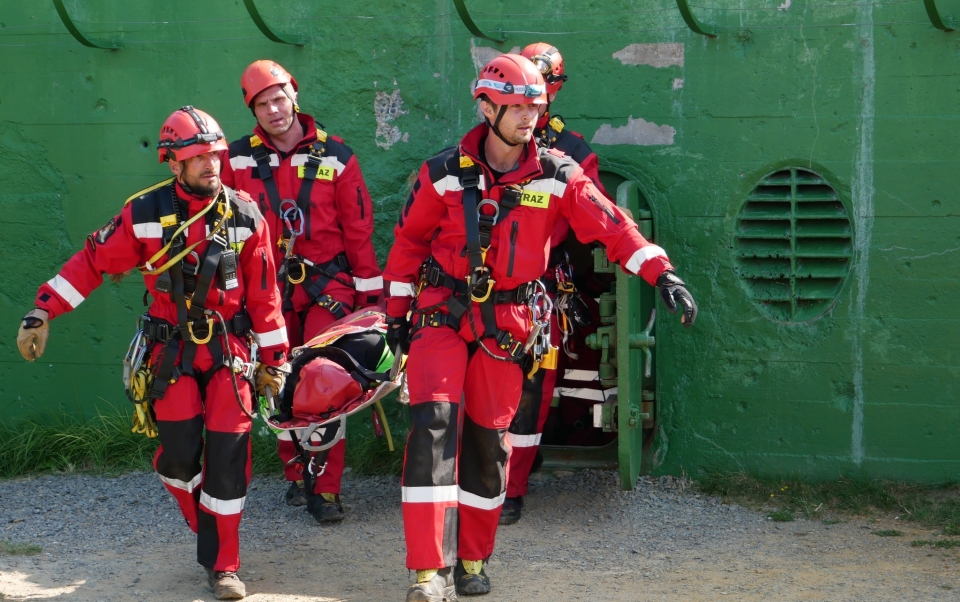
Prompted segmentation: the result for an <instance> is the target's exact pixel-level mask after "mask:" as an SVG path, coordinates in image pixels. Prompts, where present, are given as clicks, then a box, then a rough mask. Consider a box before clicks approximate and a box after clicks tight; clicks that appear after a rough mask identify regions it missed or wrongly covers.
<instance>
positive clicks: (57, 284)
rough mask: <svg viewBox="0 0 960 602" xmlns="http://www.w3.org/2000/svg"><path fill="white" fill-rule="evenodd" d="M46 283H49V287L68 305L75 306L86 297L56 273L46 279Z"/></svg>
mask: <svg viewBox="0 0 960 602" xmlns="http://www.w3.org/2000/svg"><path fill="white" fill-rule="evenodd" d="M47 284H49V285H50V288H52V289H53V290H54V291H55V292H56V293H57V294H58V295H60V296H61V297H63V300H64V301H66V302H67V303H69V304H70V307H76V306H78V305H80V304H81V303H83V300H84V299H85V298H86V297H84V296H83V295H81V294H80V292H79V291H77V289H75V288H74V287H73V285H72V284H70V282H69V281H68V280H67V279H66V278H64V277H63V276H61V275H60V274H57V275H56V276H54V277H53V278H51V279H50V280H47Z"/></svg>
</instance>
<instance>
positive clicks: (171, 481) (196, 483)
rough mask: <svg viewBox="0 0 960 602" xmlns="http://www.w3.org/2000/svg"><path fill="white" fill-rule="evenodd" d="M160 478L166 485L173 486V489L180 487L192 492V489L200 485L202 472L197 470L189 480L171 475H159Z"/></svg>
mask: <svg viewBox="0 0 960 602" xmlns="http://www.w3.org/2000/svg"><path fill="white" fill-rule="evenodd" d="M159 476H160V480H161V481H163V482H164V483H166V484H167V485H169V486H171V487H174V488H175V489H182V490H184V491H186V492H187V493H193V490H194V489H196V488H197V487H199V486H200V482H201V481H202V480H203V472H198V473H197V475H196V476H195V477H193V478H192V479H190V482H189V483H188V482H186V481H181V480H180V479H174V478H171V477H165V476H163V475H159Z"/></svg>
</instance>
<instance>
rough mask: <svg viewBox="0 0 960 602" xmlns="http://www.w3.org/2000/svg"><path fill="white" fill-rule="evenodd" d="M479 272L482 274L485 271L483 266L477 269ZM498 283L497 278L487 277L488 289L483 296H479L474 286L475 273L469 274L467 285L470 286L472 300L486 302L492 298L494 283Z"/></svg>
mask: <svg viewBox="0 0 960 602" xmlns="http://www.w3.org/2000/svg"><path fill="white" fill-rule="evenodd" d="M477 272H479V273H480V274H481V275H482V273H483V268H479V269H478V270H477ZM477 280H479V278H477ZM496 283H497V281H496V280H494V279H493V278H490V277H488V278H487V291H486V292H485V293H484V294H483V296H482V297H477V295H476V293H475V292H474V290H475V288H474V284H473V275H472V274H471V275H470V276H467V286H468V287H469V288H470V300H471V301H473V302H474V303H484V302H486V301H487V299H489V298H490V295H491V293H493V285H494V284H496Z"/></svg>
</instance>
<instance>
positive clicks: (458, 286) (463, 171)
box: [412, 154, 556, 375]
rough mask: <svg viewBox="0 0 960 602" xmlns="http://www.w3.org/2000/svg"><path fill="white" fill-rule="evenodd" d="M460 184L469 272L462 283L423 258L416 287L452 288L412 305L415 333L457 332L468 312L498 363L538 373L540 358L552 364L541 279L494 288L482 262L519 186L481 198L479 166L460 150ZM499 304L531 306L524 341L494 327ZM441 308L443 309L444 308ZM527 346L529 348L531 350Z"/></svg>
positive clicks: (513, 203) (516, 201) (514, 201)
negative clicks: (428, 302) (431, 301)
mask: <svg viewBox="0 0 960 602" xmlns="http://www.w3.org/2000/svg"><path fill="white" fill-rule="evenodd" d="M460 185H461V187H462V188H463V195H462V198H463V213H464V221H465V228H464V229H465V231H466V238H467V258H468V260H469V262H470V272H469V274H468V275H467V278H466V281H460V280H458V279H456V278H453V277H452V276H450V275H449V274H447V273H446V272H444V270H443V268H442V267H441V266H440V264H439V262H437V260H436V259H435V258H433V257H431V258H429V259H428V260H427V261H426V262H424V264H423V266H421V270H420V283H419V286H420V289H421V290H422V289H423V287H425V286H426V285H428V284H429V285H431V286H436V287H444V288H447V289H448V290H450V296H449V297H448V298H447V301H446V302H444V303H439V304H435V305H432V306H429V307H425V308H418V307H415V308H414V309H413V316H414V317H413V321H412V322H413V324H412V326H413V331H414V332H416V331H417V330H419V329H420V328H424V327H427V326H431V327H434V328H438V327H441V326H449V327H451V328H453V329H454V330H459V329H460V322H461V319H462V318H463V315H464V314H467V321H468V323H469V324H470V329H471V332H472V334H473V337H474V340H475V341H476V344H477V346H478V347H479V348H480V349H481V350H482V351H483V352H484V353H485V354H487V355H488V356H490V357H492V358H494V359H496V360H499V361H508V362H515V363H518V364H524V365H523V368H524V371H525V372H526V371H529V374H530V375H532V374H533V373H534V372H536V370H537V367H538V366H539V365H540V364H541V363H542V362H544V367H550V365H553V366H555V365H556V351H555V349H554V348H552V347H551V346H550V343H549V314H550V311H552V308H553V304H552V302H551V301H550V298H549V296H547V294H546V289H545V288H544V285H543V283H541V282H540V281H539V280H532V281H530V282H527V283H524V284H522V285H520V286H519V287H517V288H515V289H511V290H505V291H494V290H493V287H494V285H495V284H496V281H495V280H494V279H493V278H491V277H490V276H491V273H490V268H489V266H487V265H486V264H485V262H486V256H487V251H488V249H489V248H490V238H491V234H492V232H493V228H494V227H495V226H496V225H497V223H499V222H500V221H502V220H503V219H504V218H506V216H507V215H508V214H509V213H510V212H511V211H512V210H513V209H514V208H516V206H517V205H519V204H520V198H521V195H522V193H523V190H522V187H521V186H508V187H506V189H505V190H504V193H503V197H502V198H501V200H500V201H499V202H497V201H494V200H493V199H484V198H481V197H482V195H481V193H480V167H479V166H478V165H477V164H476V163H475V162H474V161H473V159H471V158H470V157H468V156H466V155H463V154H461V155H460ZM484 206H492V208H493V210H494V211H493V214H492V215H487V214H484V213H481V212H480V208H482V207H484ZM474 303H478V304H479V305H480V317H481V320H482V322H483V333H482V334H481V333H480V332H478V330H477V327H476V324H475V323H474V318H473V312H472V311H470V309H471V307H472V306H473V304H474ZM501 303H520V304H526V305H528V307H530V310H531V314H532V321H533V328H532V329H531V331H530V334H529V336H528V337H527V340H526V341H520V340H517V339H516V338H515V337H514V336H513V335H512V334H511V333H509V332H507V331H506V330H502V329H500V328H499V327H498V326H497V317H496V310H495V306H496V305H497V304H501ZM545 305H549V308H545V307H544V306H545ZM441 307H443V308H444V309H445V310H446V311H442V310H441ZM544 310H545V311H544ZM544 335H545V336H546V338H544ZM486 338H493V339H494V340H495V341H496V344H497V347H499V348H500V349H501V350H503V351H505V352H506V353H507V357H501V356H499V355H497V354H495V353H493V352H492V351H490V350H489V349H488V348H487V346H486V344H485V343H484V342H483V339H486ZM531 349H533V353H532V354H531V353H530V351H531ZM550 356H552V357H550ZM548 358H549V359H548ZM545 360H546V362H545ZM531 368H532V369H531Z"/></svg>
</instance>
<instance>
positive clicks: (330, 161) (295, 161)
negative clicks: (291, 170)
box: [290, 154, 347, 176]
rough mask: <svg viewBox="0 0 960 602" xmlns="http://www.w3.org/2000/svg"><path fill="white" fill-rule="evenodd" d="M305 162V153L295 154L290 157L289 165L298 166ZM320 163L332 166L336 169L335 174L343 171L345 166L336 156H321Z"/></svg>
mask: <svg viewBox="0 0 960 602" xmlns="http://www.w3.org/2000/svg"><path fill="white" fill-rule="evenodd" d="M306 164H307V155H305V154H297V155H294V156H293V157H291V158H290V165H292V166H293V167H299V166H301V165H306ZM320 165H326V166H327V167H332V168H334V169H335V170H337V175H338V176H339V175H340V174H341V173H343V170H344V169H345V168H346V167H347V166H346V165H344V164H343V163H341V162H340V160H339V159H337V158H336V157H322V158H321V159H320Z"/></svg>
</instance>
